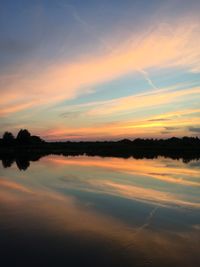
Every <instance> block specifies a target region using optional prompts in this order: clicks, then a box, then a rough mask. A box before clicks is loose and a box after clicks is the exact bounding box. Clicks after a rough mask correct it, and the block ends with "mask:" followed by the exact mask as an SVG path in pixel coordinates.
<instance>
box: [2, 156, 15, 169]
mask: <svg viewBox="0 0 200 267" xmlns="http://www.w3.org/2000/svg"><path fill="white" fill-rule="evenodd" d="M13 162H14V158H2V165H3V167H4V168H8V167H11V166H12V164H13Z"/></svg>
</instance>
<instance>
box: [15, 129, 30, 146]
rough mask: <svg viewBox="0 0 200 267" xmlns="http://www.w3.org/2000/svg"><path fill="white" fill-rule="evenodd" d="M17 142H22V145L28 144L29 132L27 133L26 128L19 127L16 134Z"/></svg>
mask: <svg viewBox="0 0 200 267" xmlns="http://www.w3.org/2000/svg"><path fill="white" fill-rule="evenodd" d="M17 142H18V143H19V144H22V145H23V144H24V145H27V144H30V142H31V134H30V133H29V131H28V130H26V129H24V130H23V129H21V130H20V131H19V133H18V134H17Z"/></svg>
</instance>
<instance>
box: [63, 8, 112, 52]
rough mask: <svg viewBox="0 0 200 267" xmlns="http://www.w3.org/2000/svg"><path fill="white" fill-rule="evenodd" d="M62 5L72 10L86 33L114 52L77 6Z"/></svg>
mask: <svg viewBox="0 0 200 267" xmlns="http://www.w3.org/2000/svg"><path fill="white" fill-rule="evenodd" d="M61 5H62V7H67V8H68V9H70V10H71V14H72V17H73V18H74V19H75V20H76V21H77V22H78V23H79V24H80V25H81V26H82V27H83V28H84V30H85V31H86V32H88V33H90V34H91V35H92V36H93V37H94V38H96V39H97V40H98V41H99V42H100V43H101V44H102V45H103V47H104V48H106V49H107V50H109V51H110V52H112V51H113V47H112V46H111V45H110V44H109V43H108V42H107V41H106V40H105V39H104V38H101V37H100V36H99V35H98V34H97V33H96V30H95V28H94V26H91V25H90V24H89V23H88V22H87V21H85V20H84V19H82V18H81V16H80V15H79V13H78V11H77V9H76V8H75V6H73V5H71V4H66V3H61Z"/></svg>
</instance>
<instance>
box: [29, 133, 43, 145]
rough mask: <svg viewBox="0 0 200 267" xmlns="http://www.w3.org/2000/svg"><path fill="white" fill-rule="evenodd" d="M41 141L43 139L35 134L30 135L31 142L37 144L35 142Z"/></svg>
mask: <svg viewBox="0 0 200 267" xmlns="http://www.w3.org/2000/svg"><path fill="white" fill-rule="evenodd" d="M42 142H43V140H42V139H41V138H40V137H39V136H36V135H32V136H31V144H33V145H37V144H40V143H42Z"/></svg>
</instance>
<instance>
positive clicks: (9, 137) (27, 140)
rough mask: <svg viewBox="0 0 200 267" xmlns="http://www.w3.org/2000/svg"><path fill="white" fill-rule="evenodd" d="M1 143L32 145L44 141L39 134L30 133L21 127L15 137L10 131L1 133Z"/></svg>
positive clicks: (7, 144) (6, 144)
mask: <svg viewBox="0 0 200 267" xmlns="http://www.w3.org/2000/svg"><path fill="white" fill-rule="evenodd" d="M1 143H2V145H5V146H14V145H34V144H41V143H44V140H42V139H41V138H40V137H39V136H36V135H31V134H30V132H29V131H28V130H26V129H21V130H20V131H19V132H18V134H17V136H16V138H15V137H14V135H13V134H12V133H11V132H5V133H4V134H3V137H2V140H1Z"/></svg>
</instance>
